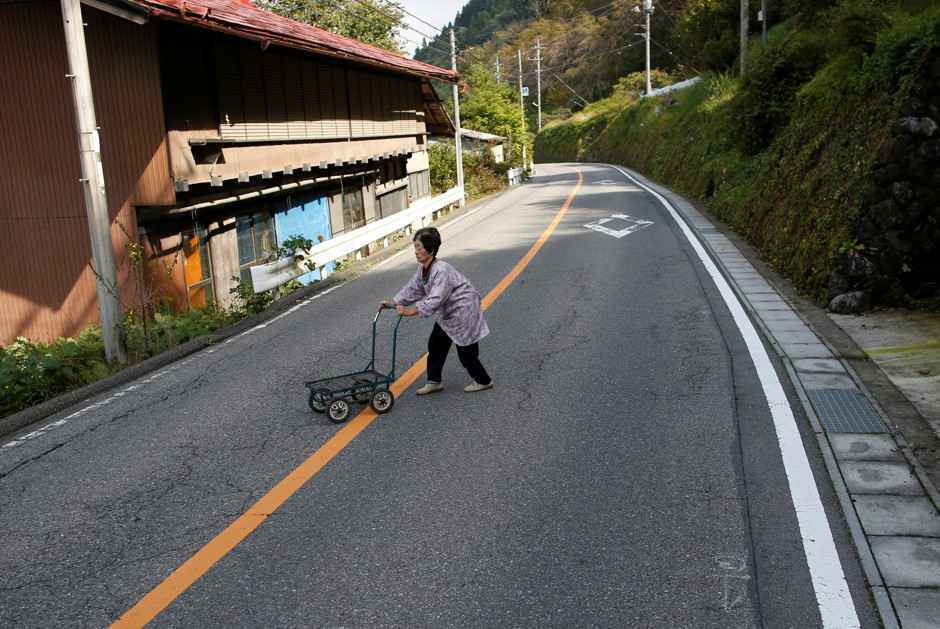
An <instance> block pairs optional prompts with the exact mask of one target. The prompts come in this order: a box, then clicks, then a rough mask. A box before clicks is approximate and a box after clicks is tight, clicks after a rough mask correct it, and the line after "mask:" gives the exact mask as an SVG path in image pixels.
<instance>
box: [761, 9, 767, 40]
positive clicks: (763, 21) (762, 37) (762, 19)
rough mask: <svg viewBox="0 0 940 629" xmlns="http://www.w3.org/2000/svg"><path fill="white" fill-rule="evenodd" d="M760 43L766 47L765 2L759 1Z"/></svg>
mask: <svg viewBox="0 0 940 629" xmlns="http://www.w3.org/2000/svg"><path fill="white" fill-rule="evenodd" d="M760 27H761V41H762V42H763V43H764V46H766V45H767V0H760Z"/></svg>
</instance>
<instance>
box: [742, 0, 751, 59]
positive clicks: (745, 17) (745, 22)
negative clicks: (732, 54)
mask: <svg viewBox="0 0 940 629" xmlns="http://www.w3.org/2000/svg"><path fill="white" fill-rule="evenodd" d="M747 2H748V0H741V76H744V74H745V73H746V72H747V40H748V35H749V28H750V10H749V8H748V6H747Z"/></svg>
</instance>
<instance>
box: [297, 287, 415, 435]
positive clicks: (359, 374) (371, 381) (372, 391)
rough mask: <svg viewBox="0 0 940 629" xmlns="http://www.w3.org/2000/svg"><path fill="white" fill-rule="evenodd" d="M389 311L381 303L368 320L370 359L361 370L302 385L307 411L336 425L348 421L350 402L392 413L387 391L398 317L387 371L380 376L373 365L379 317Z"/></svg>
mask: <svg viewBox="0 0 940 629" xmlns="http://www.w3.org/2000/svg"><path fill="white" fill-rule="evenodd" d="M392 308H393V306H388V305H385V304H382V305H381V306H379V310H378V312H376V313H375V316H374V317H372V358H371V360H369V364H368V365H366V368H365V369H363V370H362V371H354V372H352V373H346V374H343V375H341V376H333V377H331V378H321V379H319V380H311V381H309V382H305V383H304V386H305V387H307V388H308V389H309V390H310V397H309V399H308V403H309V404H310V408H311V410H313V411H315V412H317V413H326V415H327V417H329V418H330V421H332V422H334V423H336V424H340V423H342V422H344V421H346V420H347V419H348V418H349V411H350V403H351V402H358V403H360V404H365V403H369V404H371V406H372V408H373V410H375V412H376V413H380V414H381V413H387V412H389V411H390V410H392V406H394V405H395V395H394V394H393V393H392V392H391V385H392V383H393V382H395V355H396V352H397V349H398V326H399V325H401V320H402V316H401V315H399V316H398V321H396V322H395V327H394V329H393V331H392V364H391V370H390V371H389V372H388V373H383V372H381V371H378V370H377V369H376V365H375V337H376V330H377V328H378V321H379V316H380V315H381V314H382V312H383V311H384V310H391V309H392Z"/></svg>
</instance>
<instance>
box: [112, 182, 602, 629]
mask: <svg viewBox="0 0 940 629" xmlns="http://www.w3.org/2000/svg"><path fill="white" fill-rule="evenodd" d="M577 174H578V183H577V184H575V186H574V188H573V189H572V190H571V193H570V194H569V195H568V198H567V199H566V200H565V203H564V205H562V206H561V209H560V210H558V212H557V213H556V214H555V218H554V219H553V220H552V222H551V223H550V224H549V226H548V227H546V228H545V230H544V231H543V232H542V235H541V236H539V239H538V240H537V241H536V243H535V244H534V245H532V248H531V249H529V251H528V253H526V254H525V256H523V258H522V259H521V260H520V261H519V262H518V263H517V264H516V266H514V267H513V269H512V270H511V271H510V272H509V273H508V274H507V275H506V276H505V277H504V278H503V279H502V280H500V282H499V284H497V285H496V286H495V287H494V288H493V290H491V291H490V292H489V294H487V296H486V297H485V298H484V299H483V302H482V305H483V309H484V310H486V309H488V308H489V307H490V305H491V304H492V303H493V302H494V301H495V300H496V298H498V297H499V296H500V295H502V294H503V291H505V290H506V288H507V287H508V286H509V285H510V284H511V283H512V282H513V280H515V279H516V277H518V275H519V274H520V273H522V270H523V269H525V267H526V266H527V265H528V264H529V262H530V261H531V260H532V258H534V257H535V254H536V253H538V251H539V249H541V248H542V245H544V244H545V241H547V240H548V238H549V236H551V235H552V232H554V231H555V228H556V227H557V226H558V223H559V222H561V219H562V218H563V217H564V215H565V214H566V213H567V212H568V208H570V207H571V203H572V202H573V201H574V198H575V196H576V195H577V194H578V190H580V189H581V183H582V182H583V181H584V177H583V175H582V174H581V171H577ZM426 362H427V354H425V355H424V356H422V357H421V358H419V359H418V360H417V362H415V363H414V364H413V365H411V367H409V368H408V370H407V371H405V373H403V374H402V376H401V377H400V378H399V379H398V380H396V381H395V382H394V383H393V384H392V386H391V391H392V393H394V394H395V395H396V396H399V395H401V394H402V393H403V392H404V391H405V390H407V389H408V387H410V386H411V385H412V384H414V382H415V381H416V380H417V379H418V378H419V377H420V376H421V374H422V373H424V371H425V368H426ZM377 418H378V415H376V413H375V411H373V410H372V408H371V407H366V409H365V410H363V411H362V412H361V413H359V414H358V415H356V417H354V418H353V419H352V420H350V421H349V422H348V423H347V424H345V425H344V426H343V427H342V428H340V429H339V430H338V431H337V432H336V434H334V435H333V436H332V437H330V439H329V440H328V441H327V442H326V443H325V444H323V445H322V446H321V447H320V449H319V450H317V451H316V452H314V453H313V454H312V455H310V457H309V458H308V459H307V460H305V461H304V462H303V463H301V464H300V465H299V466H298V467H297V468H295V469H294V470H293V471H292V472H290V473H289V474H288V475H287V476H285V477H284V478H283V479H281V480H280V481H279V482H278V483H277V484H276V485H275V486H274V487H272V488H271V489H270V490H269V491H268V493H266V494H265V495H264V496H262V497H261V499H260V500H258V502H256V503H255V504H254V505H252V506H251V507H250V508H249V509H248V511H246V512H245V513H243V514H242V515H241V516H239V517H238V518H237V519H236V520H235V521H234V522H232V523H231V524H229V525H228V527H226V528H225V530H223V531H222V532H221V533H219V534H218V535H216V536H215V537H214V538H213V539H212V540H211V541H209V543H208V544H206V545H205V546H203V547H202V548H201V549H200V550H198V551H197V552H196V554H195V555H193V556H192V557H190V558H189V559H187V560H186V561H185V562H184V563H183V565H181V566H180V567H179V568H177V569H176V570H174V571H173V573H172V574H170V575H169V576H168V577H167V578H166V579H165V580H164V581H162V582H161V583H160V584H159V585H157V587H155V588H154V589H153V590H151V591H150V592H149V593H148V594H147V595H146V596H144V597H143V598H142V599H140V601H138V602H137V604H136V605H134V606H133V607H131V608H130V609H129V610H127V611H126V612H124V614H123V615H122V616H121V617H120V618H118V619H117V620H116V621H115V622H114V624H113V625H111V627H114V628H123V627H142V626H144V625H146V624H147V623H148V622H150V621H151V620H153V619H154V618H156V616H157V614H159V613H160V612H161V611H163V610H164V609H166V607H167V606H168V605H170V603H172V602H173V601H175V600H176V599H177V598H178V597H179V596H180V595H181V594H182V593H183V592H185V591H186V590H187V589H189V587H190V586H191V585H192V584H193V583H195V582H196V581H197V580H198V579H199V578H200V577H202V575H204V574H205V573H206V572H208V571H209V569H210V568H212V566H213V565H215V563H216V562H217V561H219V560H220V559H222V557H224V556H225V555H227V554H228V553H229V552H230V551H231V550H232V549H233V548H235V547H236V546H238V544H239V543H241V541H242V540H244V539H245V538H246V537H248V536H249V535H250V534H251V533H252V532H253V531H254V530H255V529H256V528H258V527H259V526H260V525H261V523H262V522H264V521H265V520H266V519H267V518H268V516H270V515H271V514H273V513H274V512H275V511H277V509H278V508H279V507H280V506H281V505H283V504H284V503H285V502H286V501H287V499H288V498H290V497H291V496H292V495H294V493H296V492H297V490H299V489H300V488H301V487H303V486H304V485H305V484H306V483H307V481H309V480H310V479H311V478H313V477H314V476H315V475H316V474H317V473H318V472H319V471H320V470H321V469H323V467H324V466H325V465H326V464H327V463H329V462H330V461H331V460H333V458H334V457H335V456H336V455H337V454H339V453H340V452H342V451H343V449H344V448H345V447H346V446H347V445H349V443H350V442H351V441H352V440H353V439H355V438H356V437H357V436H358V435H359V433H361V432H362V431H363V430H365V429H366V428H368V427H369V425H370V424H372V422H374V421H375V420H376V419H377Z"/></svg>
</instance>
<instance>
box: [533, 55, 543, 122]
mask: <svg viewBox="0 0 940 629" xmlns="http://www.w3.org/2000/svg"><path fill="white" fill-rule="evenodd" d="M535 64H536V66H535V67H536V68H537V71H536V76H537V77H538V78H537V79H536V88H535V89H536V90H537V93H538V108H539V125H538V128H539V131H541V130H542V39H541V38H539V39H536V40H535Z"/></svg>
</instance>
